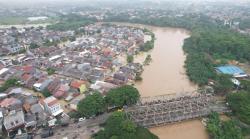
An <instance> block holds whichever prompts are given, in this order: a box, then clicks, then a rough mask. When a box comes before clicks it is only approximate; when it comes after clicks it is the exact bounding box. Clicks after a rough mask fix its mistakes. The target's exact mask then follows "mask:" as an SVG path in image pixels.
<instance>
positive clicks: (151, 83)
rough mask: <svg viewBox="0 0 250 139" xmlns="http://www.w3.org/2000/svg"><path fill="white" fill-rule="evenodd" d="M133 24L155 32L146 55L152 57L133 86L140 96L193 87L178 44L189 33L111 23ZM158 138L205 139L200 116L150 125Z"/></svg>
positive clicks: (191, 89)
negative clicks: (154, 125) (150, 48)
mask: <svg viewBox="0 0 250 139" xmlns="http://www.w3.org/2000/svg"><path fill="white" fill-rule="evenodd" d="M115 24H119V25H127V26H133V27H142V28H147V29H150V30H151V31H153V33H154V34H155V37H156V40H155V47H154V49H153V50H152V51H151V52H149V53H148V54H150V55H151V57H152V59H153V60H152V62H151V63H150V65H148V66H145V67H144V72H143V74H142V78H143V80H142V81H141V82H136V83H135V87H136V88H137V89H138V90H139V91H140V94H141V96H142V97H148V96H157V95H164V94H180V95H181V94H183V93H185V92H192V91H194V90H195V89H197V86H196V85H194V84H193V83H191V82H190V81H189V80H188V77H187V75H186V74H185V68H184V61H185V58H186V57H185V54H184V52H183V49H182V46H183V43H184V40H185V39H186V38H188V37H189V36H190V32H189V31H187V30H184V29H177V28H163V27H154V26H146V25H139V24H128V23H115ZM146 55H147V54H145V53H144V54H140V55H138V56H136V57H135V61H137V62H141V61H143V60H144V59H145V57H146ZM150 131H151V132H153V133H154V134H156V135H157V136H158V137H159V138H160V139H209V137H208V134H207V132H206V129H205V127H204V126H203V124H202V123H201V120H200V119H197V120H190V121H185V122H181V123H176V124H170V125H166V126H161V127H155V128H150Z"/></svg>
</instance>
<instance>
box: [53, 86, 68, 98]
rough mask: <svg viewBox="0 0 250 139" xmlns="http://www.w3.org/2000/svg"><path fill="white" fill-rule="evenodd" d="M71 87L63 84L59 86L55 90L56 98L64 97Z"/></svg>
mask: <svg viewBox="0 0 250 139" xmlns="http://www.w3.org/2000/svg"><path fill="white" fill-rule="evenodd" d="M69 89H70V87H69V86H68V85H64V84H61V85H59V86H58V88H57V89H56V90H55V91H54V92H53V96H54V97H56V98H62V97H64V96H65V95H66V94H67V92H68V91H69Z"/></svg>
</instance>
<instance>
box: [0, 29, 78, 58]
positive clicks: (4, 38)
mask: <svg viewBox="0 0 250 139" xmlns="http://www.w3.org/2000/svg"><path fill="white" fill-rule="evenodd" d="M71 36H74V32H73V31H67V32H59V31H50V30H47V29H46V28H44V27H36V28H35V27H29V28H16V27H11V28H4V29H0V55H6V54H12V53H18V52H20V51H21V50H24V49H25V48H26V47H27V46H29V45H30V44H35V45H38V46H43V44H44V43H45V42H56V41H62V40H63V39H65V38H69V37H71Z"/></svg>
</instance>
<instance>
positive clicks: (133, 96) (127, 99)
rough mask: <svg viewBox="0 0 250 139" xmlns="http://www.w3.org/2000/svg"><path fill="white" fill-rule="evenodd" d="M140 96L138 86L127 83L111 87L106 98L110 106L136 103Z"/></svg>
mask: <svg viewBox="0 0 250 139" xmlns="http://www.w3.org/2000/svg"><path fill="white" fill-rule="evenodd" d="M139 97H140V94H139V92H138V90H137V89H136V88H134V87H133V86H130V85H125V86H122V87H118V88H115V89H111V90H110V91H109V92H108V93H107V96H106V97H105V100H106V102H107V104H108V105H109V106H115V107H122V106H124V105H133V104H135V103H136V102H137V101H138V99H139Z"/></svg>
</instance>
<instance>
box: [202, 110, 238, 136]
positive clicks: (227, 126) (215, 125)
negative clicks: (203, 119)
mask: <svg viewBox="0 0 250 139" xmlns="http://www.w3.org/2000/svg"><path fill="white" fill-rule="evenodd" d="M207 130H208V132H209V135H210V137H211V139H243V137H242V133H241V130H240V129H239V128H238V127H237V126H236V124H235V123H234V122H233V121H231V120H229V121H225V122H223V121H221V120H220V118H219V114H218V113H212V114H210V115H209V120H208V122H207Z"/></svg>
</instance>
